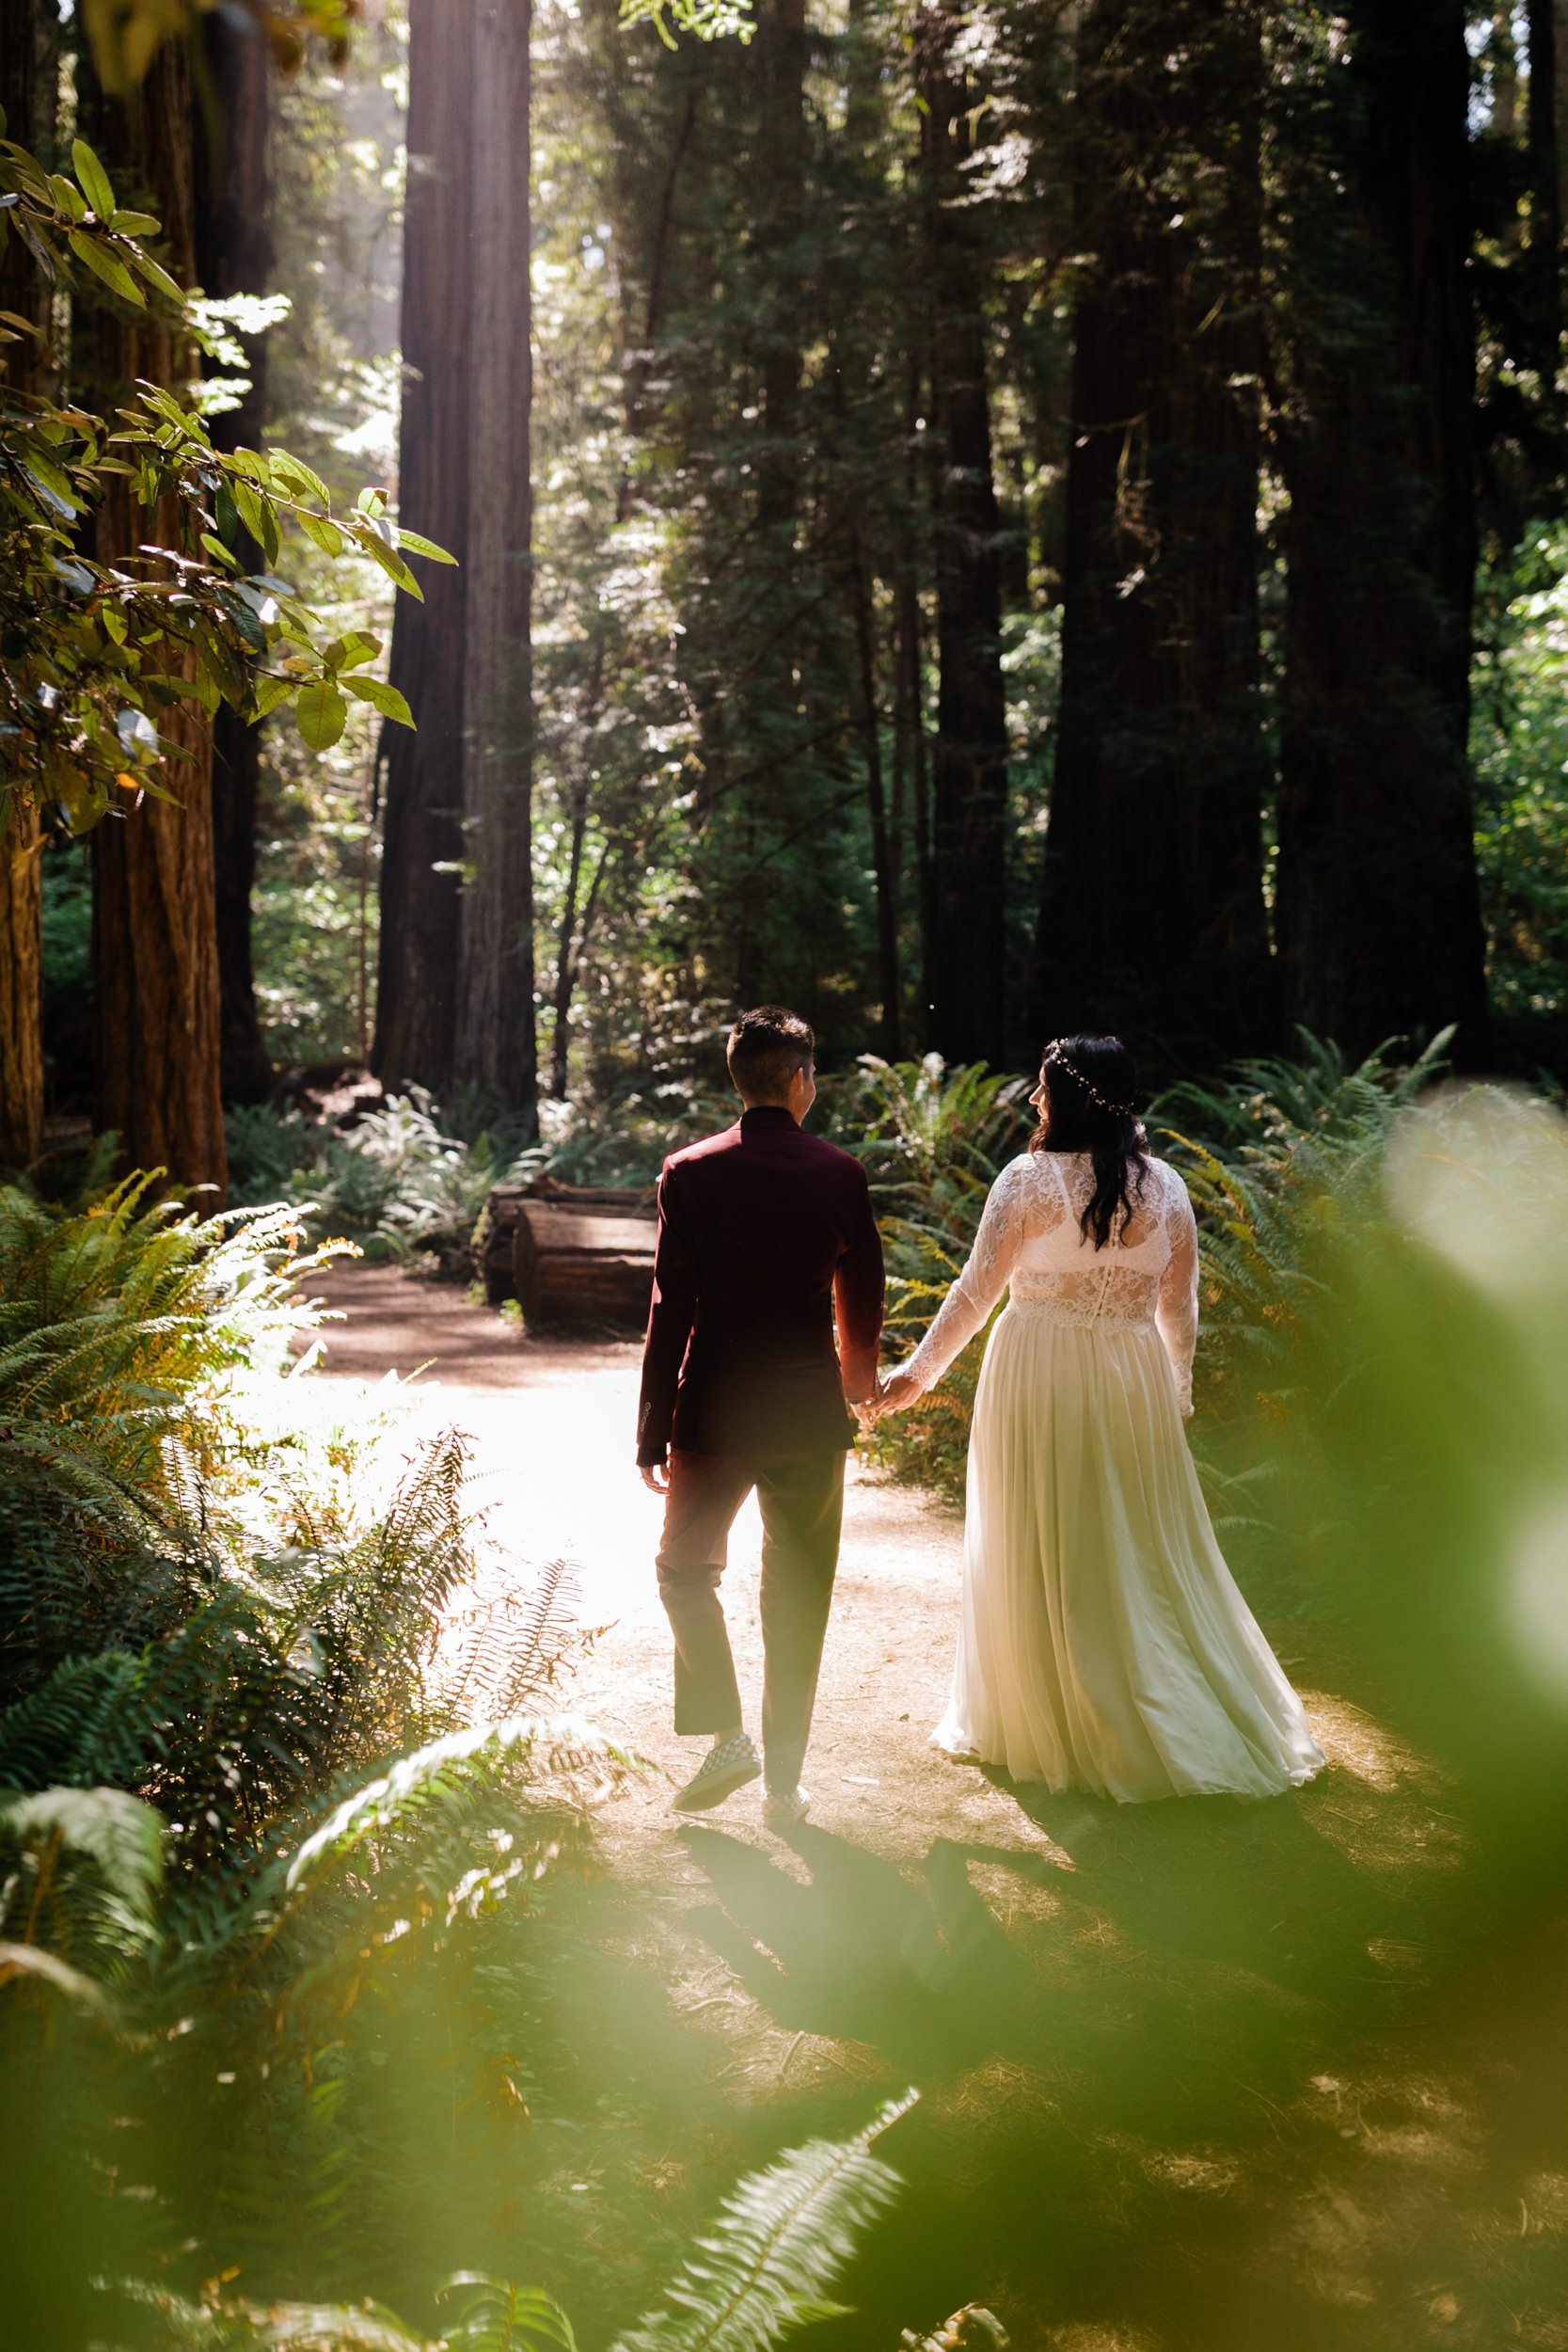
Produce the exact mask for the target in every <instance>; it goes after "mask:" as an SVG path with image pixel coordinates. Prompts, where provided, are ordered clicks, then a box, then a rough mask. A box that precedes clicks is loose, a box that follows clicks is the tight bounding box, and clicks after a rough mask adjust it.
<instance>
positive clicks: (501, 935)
mask: <svg viewBox="0 0 1568 2352" xmlns="http://www.w3.org/2000/svg"><path fill="white" fill-rule="evenodd" d="M531 24H532V8H531V0H478V5H477V6H476V8H475V10H474V21H473V44H474V49H473V71H474V85H473V89H474V97H473V131H472V160H471V164H470V172H471V182H470V187H471V204H472V229H471V232H470V237H469V271H470V288H469V303H470V323H469V332H468V344H467V357H468V367H467V398H468V424H467V440H468V465H469V477H468V479H469V513H468V528H467V537H466V547H467V570H468V580H469V584H468V595H467V644H466V654H465V664H464V680H463V829H464V861H465V866H466V869H467V881H466V883H465V887H464V891H463V897H462V903H461V915H460V946H459V963H458V1010H457V1034H456V1040H455V1052H454V1058H453V1069H454V1074H455V1075H456V1076H457V1078H459V1079H460V1080H467V1081H468V1082H470V1083H471V1084H473V1085H476V1086H477V1087H478V1088H479V1089H481V1091H482V1092H483V1094H484V1095H485V1096H486V1097H488V1098H489V1099H490V1100H491V1101H492V1102H494V1103H495V1104H498V1105H499V1106H501V1107H503V1108H505V1109H506V1110H508V1111H512V1112H520V1113H522V1114H523V1115H524V1117H525V1118H529V1119H531V1117H532V1116H533V1113H534V1109H535V1098H536V1092H537V1064H536V1046H535V1039H534V1020H533V866H532V793H533V711H532V693H531V659H530V614H531V602H532V557H531V533H532V477H531V406H532V383H533V363H532V353H531V332H532V307H531V295H530V285H529V270H528V266H527V256H528V254H529V252H530V249H531V237H530V203H529V176H530V170H531V141H530V136H529V126H530V120H531V90H530V72H529V40H530V33H531Z"/></svg>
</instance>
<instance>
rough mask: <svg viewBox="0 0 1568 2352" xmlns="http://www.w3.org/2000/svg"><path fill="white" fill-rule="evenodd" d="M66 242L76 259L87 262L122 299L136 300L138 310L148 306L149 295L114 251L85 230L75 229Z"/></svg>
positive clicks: (126, 300)
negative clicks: (116, 256)
mask: <svg viewBox="0 0 1568 2352" xmlns="http://www.w3.org/2000/svg"><path fill="white" fill-rule="evenodd" d="M66 243H67V245H69V246H70V247H71V251H72V253H74V254H75V256H76V259H77V260H78V261H79V262H86V263H87V267H88V269H90V270H91V271H92V272H93V273H94V274H95V276H97V277H99V278H102V279H103V283H104V284H105V286H107V287H109V288H110V289H111V290H112V291H113V292H114V293H115V294H119V297H120V299H121V301H123V302H134V303H135V305H136V307H137V309H138V310H145V309H146V308H147V296H146V295H145V294H143V293H142V290H141V288H140V287H139V286H138V285H137V283H136V281H135V278H133V277H132V275H131V273H130V271H129V270H128V269H127V268H126V266H125V264H124V262H119V261H117V260H116V259H115V257H114V255H113V254H112V253H110V252H107V251H106V250H105V249H104V247H103V246H101V245H99V244H98V243H97V242H96V241H95V240H94V239H93V238H91V237H89V236H88V235H87V232H86V230H81V229H73V230H71V234H70V235H69V236H68V237H67V239H66Z"/></svg>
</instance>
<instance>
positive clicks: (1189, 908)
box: [1033, 0, 1271, 1067]
mask: <svg viewBox="0 0 1568 2352" xmlns="http://www.w3.org/2000/svg"><path fill="white" fill-rule="evenodd" d="M1260 78H1261V57H1260V46H1259V24H1258V20H1257V17H1256V15H1255V14H1254V12H1253V11H1252V10H1251V8H1247V7H1233V8H1226V9H1223V10H1221V9H1214V8H1211V7H1210V6H1209V5H1208V0H1099V5H1097V6H1096V7H1094V8H1091V9H1090V10H1089V11H1088V12H1087V14H1086V15H1085V18H1084V20H1083V24H1082V26H1081V29H1080V41H1079V80H1078V99H1077V104H1078V115H1079V120H1080V124H1081V129H1080V133H1079V136H1080V142H1081V144H1080V147H1079V151H1078V156H1077V163H1076V172H1075V201H1076V213H1077V217H1076V222H1075V228H1074V246H1075V249H1076V250H1077V251H1078V252H1079V253H1081V254H1088V255H1091V256H1092V257H1093V258H1092V261H1091V262H1090V263H1089V265H1088V276H1087V279H1086V282H1085V286H1084V290H1083V292H1082V293H1081V294H1080V295H1079V298H1078V303H1077V308H1076V312H1075V318H1074V350H1073V362H1072V384H1071V424H1072V439H1071V448H1070V451H1069V461H1068V479H1067V539H1066V550H1065V567H1064V577H1063V612H1062V687H1061V704H1060V715H1059V722H1058V731H1057V745H1056V757H1055V769H1054V776H1053V786H1052V794H1051V811H1050V824H1049V831H1048V834H1047V840H1046V853H1045V863H1044V868H1043V876H1042V886H1041V899H1040V914H1039V925H1038V931H1037V941H1036V957H1035V986H1034V992H1033V995H1034V1002H1033V1012H1034V1018H1035V1025H1036V1028H1037V1033H1038V1035H1039V1036H1040V1038H1041V1039H1045V1038H1049V1037H1052V1036H1055V1035H1060V1034H1062V1033H1064V1032H1069V1031H1072V1030H1074V1029H1083V1028H1090V1029H1100V1030H1114V1029H1126V1030H1128V1031H1130V1032H1131V1033H1132V1035H1133V1036H1134V1037H1135V1038H1136V1039H1137V1040H1138V1041H1139V1046H1140V1050H1141V1052H1143V1053H1144V1054H1145V1055H1146V1056H1147V1055H1148V1054H1149V1053H1150V1050H1151V1049H1152V1057H1153V1058H1154V1060H1155V1061H1156V1063H1157V1064H1158V1063H1164V1065H1166V1066H1167V1067H1168V1066H1180V1065H1181V1064H1183V1063H1190V1062H1191V1061H1192V1060H1194V1059H1196V1060H1198V1061H1199V1062H1208V1063H1212V1061H1213V1060H1214V1059H1216V1058H1218V1057H1223V1056H1226V1055H1228V1054H1234V1053H1236V1052H1238V1051H1240V1050H1243V1049H1244V1048H1246V1047H1249V1046H1253V1045H1256V1044H1259V1043H1260V1042H1262V1041H1263V1033H1264V1032H1265V1031H1266V1029H1267V1027H1268V1025H1269V997H1270V987H1269V982H1270V970H1269V952H1268V939H1267V930H1266V918H1265V912H1264V904H1263V891H1262V854H1263V853H1262V822H1261V810H1262V803H1263V800H1264V796H1265V793H1266V791H1267V789H1268V787H1269V784H1270V781H1271V779H1270V773H1269V766H1268V759H1267V753H1266V749H1265V744H1264V738H1263V732H1262V726H1261V716H1260V711H1259V616H1258V545H1257V523H1256V514H1257V503H1258V471H1259V426H1258V415H1257V394H1256V386H1257V380H1258V377H1259V371H1260V359H1261V345H1260V335H1259V310H1258V298H1259V290H1258V270H1259V233H1260V216H1259V214H1260V207H1259V182H1258V167H1259V149H1258V141H1259V95H1260ZM1156 155H1158V156H1160V157H1161V158H1162V159H1163V162H1164V168H1163V169H1161V170H1158V171H1157V170H1154V169H1152V168H1150V159H1151V158H1153V157H1154V156H1156ZM1173 183H1174V184H1173ZM1173 215H1175V217H1174V218H1173ZM1238 382H1240V383H1241V384H1242V385H1243V387H1244V388H1245V389H1241V390H1238V389H1233V388H1234V387H1235V386H1236V385H1237V384H1238Z"/></svg>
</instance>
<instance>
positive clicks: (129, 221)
mask: <svg viewBox="0 0 1568 2352" xmlns="http://www.w3.org/2000/svg"><path fill="white" fill-rule="evenodd" d="M163 225H164V224H163V222H162V221H161V220H158V219H156V218H155V217H154V215H152V214H151V213H126V212H119V213H116V214H115V215H114V217H113V219H112V220H111V221H110V223H109V226H110V228H111V229H112V230H114V232H115V234H116V236H117V237H155V236H156V235H157V233H158V231H159V230H160V229H161V228H162V227H163Z"/></svg>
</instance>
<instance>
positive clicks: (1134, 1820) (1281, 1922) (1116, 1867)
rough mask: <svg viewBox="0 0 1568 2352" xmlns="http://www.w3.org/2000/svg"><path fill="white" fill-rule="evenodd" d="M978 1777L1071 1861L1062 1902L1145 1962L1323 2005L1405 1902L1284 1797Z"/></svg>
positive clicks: (1357, 1978)
mask: <svg viewBox="0 0 1568 2352" xmlns="http://www.w3.org/2000/svg"><path fill="white" fill-rule="evenodd" d="M986 1777H987V1778H988V1779H989V1780H990V1782H991V1784H992V1786H993V1787H994V1788H998V1789H1000V1790H1002V1791H1004V1792H1005V1793H1006V1794H1007V1795H1009V1796H1011V1798H1012V1799H1013V1801H1014V1803H1015V1804H1017V1805H1018V1807H1019V1809H1020V1811H1021V1812H1022V1813H1024V1814H1026V1815H1027V1817H1028V1818H1029V1820H1032V1821H1033V1822H1035V1823H1036V1825H1037V1827H1038V1828H1040V1829H1043V1830H1044V1831H1045V1833H1046V1835H1047V1836H1049V1837H1050V1838H1051V1840H1052V1843H1053V1845H1054V1846H1055V1847H1057V1848H1058V1849H1059V1850H1060V1851H1062V1852H1063V1853H1064V1854H1066V1855H1067V1856H1068V1857H1069V1860H1070V1861H1071V1863H1072V1865H1073V1867H1072V1870H1071V1873H1070V1875H1069V1877H1068V1879H1067V1881H1066V1883H1068V1884H1069V1886H1070V1888H1071V1890H1072V1894H1073V1897H1074V1899H1076V1900H1078V1901H1082V1902H1087V1903H1094V1904H1097V1905H1099V1906H1100V1907H1101V1909H1102V1910H1103V1911H1105V1912H1106V1913H1108V1914H1109V1915H1111V1917H1112V1918H1114V1919H1115V1920H1116V1921H1117V1924H1118V1925H1119V1926H1120V1927H1121V1929H1122V1930H1123V1931H1124V1932H1125V1933H1126V1935H1127V1936H1128V1937H1130V1938H1132V1940H1133V1941H1134V1942H1135V1944H1136V1945H1137V1947H1139V1948H1141V1949H1142V1950H1144V1951H1145V1952H1147V1953H1148V1954H1149V1955H1150V1956H1151V1957H1152V1956H1154V1955H1156V1954H1159V1953H1162V1952H1163V1953H1164V1954H1165V1955H1167V1956H1168V1957H1170V1958H1172V1959H1176V1958H1183V1959H1187V1960H1193V1961H1209V1962H1213V1963H1219V1964H1221V1965H1223V1966H1225V1967H1227V1968H1230V1969H1243V1970H1247V1971H1250V1972H1253V1973H1256V1974H1258V1975H1259V1976H1262V1977H1265V1978H1268V1979H1272V1980H1274V1981H1275V1982H1277V1983H1278V1984H1280V1985H1282V1986H1284V1987H1287V1988H1289V1989H1290V1990H1291V1991H1294V1992H1302V1991H1307V1990H1310V1991H1311V1992H1312V1993H1314V1994H1316V1995H1317V1996H1319V1997H1320V1998H1323V1999H1334V1998H1335V1997H1336V1994H1337V1993H1338V1992H1345V1991H1348V1990H1349V1988H1351V1987H1353V1986H1359V1985H1361V1984H1362V1983H1363V1982H1364V1981H1365V1980H1366V1978H1367V1947H1368V1945H1369V1943H1370V1941H1371V1940H1372V1939H1374V1938H1378V1937H1389V1938H1391V1937H1395V1936H1397V1935H1398V1934H1399V1933H1400V1931H1401V1929H1402V1926H1403V1924H1404V1923H1405V1921H1406V1919H1407V1916H1408V1911H1409V1904H1408V1899H1407V1898H1406V1897H1405V1896H1404V1895H1403V1894H1402V1893H1401V1892H1400V1891H1399V1890H1398V1889H1396V1888H1393V1887H1391V1886H1390V1885H1388V1884H1387V1883H1380V1882H1379V1881H1378V1880H1377V1879H1375V1878H1372V1877H1370V1876H1369V1875H1367V1874H1366V1873H1365V1872H1363V1871H1362V1870H1360V1869H1358V1868H1357V1867H1356V1866H1355V1864H1354V1862H1353V1861H1351V1860H1350V1859H1349V1857H1348V1856H1347V1855H1346V1854H1345V1853H1344V1852H1343V1851H1342V1850H1341V1848H1340V1847H1339V1846H1338V1845H1336V1844H1334V1843H1332V1842H1331V1841H1330V1840H1329V1839H1328V1838H1326V1837H1325V1836H1323V1834H1322V1833H1321V1832H1320V1831H1319V1830H1318V1829H1316V1828H1315V1827H1314V1826H1313V1824H1312V1823H1311V1822H1310V1820H1308V1819H1307V1816H1306V1814H1305V1813H1304V1811H1303V1809H1302V1806H1301V1804H1300V1802H1299V1800H1298V1799H1296V1798H1295V1797H1294V1796H1291V1795H1286V1796H1281V1797H1275V1798H1270V1799H1268V1800H1266V1801H1264V1802H1261V1803H1249V1802H1247V1801H1245V1800H1243V1799H1240V1798H1236V1797H1182V1798H1176V1799H1172V1800H1171V1801H1170V1802H1169V1803H1168V1804H1144V1805H1118V1804H1113V1803H1111V1802H1110V1801H1109V1800H1106V1799H1101V1798H1094V1797H1085V1796H1065V1797H1053V1795H1052V1794H1051V1793H1050V1791H1049V1790H1047V1789H1045V1788H1037V1787H1029V1786H1026V1785H1023V1784H1015V1783H1013V1782H1011V1781H1009V1780H1008V1779H1007V1777H1006V1774H1005V1773H1002V1772H988V1773H987V1775H986Z"/></svg>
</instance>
